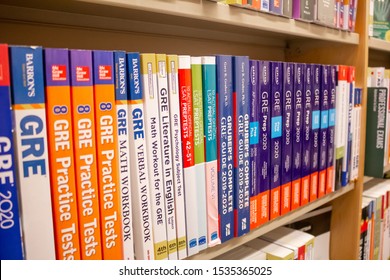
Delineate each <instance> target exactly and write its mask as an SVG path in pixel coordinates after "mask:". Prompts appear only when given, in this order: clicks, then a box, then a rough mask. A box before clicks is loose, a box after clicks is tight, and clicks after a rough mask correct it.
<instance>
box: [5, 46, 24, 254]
mask: <svg viewBox="0 0 390 280" xmlns="http://www.w3.org/2000/svg"><path fill="white" fill-rule="evenodd" d="M10 90H11V84H10V64H9V55H8V45H6V44H0V119H1V120H2V121H3V122H4V123H3V124H2V126H1V127H0V178H1V179H0V183H1V185H0V197H1V200H0V202H1V204H3V203H4V204H5V205H8V206H6V207H5V208H6V209H5V210H4V212H2V213H3V214H4V217H3V218H2V226H1V227H0V248H1V249H0V259H1V260H22V259H23V248H22V232H21V228H20V217H19V212H20V209H19V201H18V192H19V190H18V187H17V183H16V181H17V177H16V170H15V167H16V162H15V146H14V145H15V144H14V139H13V138H14V136H13V134H12V130H13V129H14V127H13V126H14V124H13V120H12V111H11V92H10Z"/></svg>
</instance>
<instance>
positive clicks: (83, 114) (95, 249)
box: [69, 50, 102, 260]
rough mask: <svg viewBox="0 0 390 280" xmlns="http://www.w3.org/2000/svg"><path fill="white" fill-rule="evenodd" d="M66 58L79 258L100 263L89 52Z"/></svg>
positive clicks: (93, 109)
mask: <svg viewBox="0 0 390 280" xmlns="http://www.w3.org/2000/svg"><path fill="white" fill-rule="evenodd" d="M69 57H70V78H71V104H72V113H73V114H72V121H73V123H72V125H73V142H74V158H75V167H76V171H77V170H78V172H76V184H77V202H78V214H79V216H78V218H79V226H80V246H81V258H82V259H84V260H101V259H102V243H101V234H100V206H99V190H98V177H97V160H96V139H95V134H96V130H95V106H94V101H93V81H92V52H91V51H85V50H71V51H70V56H69Z"/></svg>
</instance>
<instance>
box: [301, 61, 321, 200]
mask: <svg viewBox="0 0 390 280" xmlns="http://www.w3.org/2000/svg"><path fill="white" fill-rule="evenodd" d="M313 70H314V65H312V64H306V70H305V77H304V80H305V82H304V96H302V99H303V100H302V106H303V113H302V126H303V128H302V162H301V164H302V169H301V170H302V171H301V172H302V189H301V190H302V193H301V198H302V200H301V203H302V204H306V203H307V202H308V201H313V200H315V199H316V198H317V196H316V193H317V192H316V191H315V192H313V190H312V189H311V185H310V174H311V160H310V159H311V158H310V150H311V137H310V136H311V135H310V130H311V123H312V120H311V97H312V92H313V84H314V83H313V81H314V75H313Z"/></svg>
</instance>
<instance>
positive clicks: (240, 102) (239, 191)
mask: <svg viewBox="0 0 390 280" xmlns="http://www.w3.org/2000/svg"><path fill="white" fill-rule="evenodd" d="M233 73H234V74H233V135H234V137H233V152H234V156H233V161H234V188H233V189H234V218H235V219H234V236H235V237H237V236H242V235H244V234H246V233H248V232H249V224H250V215H249V200H250V195H249V182H250V179H249V178H250V164H249V163H250V154H249V128H250V126H249V121H250V120H249V113H250V92H249V83H250V77H249V58H248V57H247V56H234V57H233Z"/></svg>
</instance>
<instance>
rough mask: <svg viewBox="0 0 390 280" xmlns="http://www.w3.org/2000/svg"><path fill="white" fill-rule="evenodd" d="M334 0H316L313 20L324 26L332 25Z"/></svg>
mask: <svg viewBox="0 0 390 280" xmlns="http://www.w3.org/2000/svg"><path fill="white" fill-rule="evenodd" d="M335 6H336V2H335V0H317V5H316V9H317V11H316V13H315V15H316V18H315V21H316V22H317V23H319V24H322V25H325V26H332V27H333V26H334V19H335Z"/></svg>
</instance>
